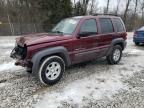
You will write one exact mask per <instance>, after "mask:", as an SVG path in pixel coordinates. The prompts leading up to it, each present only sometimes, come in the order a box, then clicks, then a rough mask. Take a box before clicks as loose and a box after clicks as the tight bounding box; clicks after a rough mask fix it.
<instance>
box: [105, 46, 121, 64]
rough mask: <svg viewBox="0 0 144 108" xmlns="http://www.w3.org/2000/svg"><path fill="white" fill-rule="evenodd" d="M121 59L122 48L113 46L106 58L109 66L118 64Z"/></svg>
mask: <svg viewBox="0 0 144 108" xmlns="http://www.w3.org/2000/svg"><path fill="white" fill-rule="evenodd" d="M121 57H122V48H121V46H119V45H116V46H114V48H113V50H112V52H111V53H110V54H109V55H108V56H107V61H108V63H109V64H118V63H119V61H120V60H121Z"/></svg>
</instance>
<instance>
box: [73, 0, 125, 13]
mask: <svg viewBox="0 0 144 108" xmlns="http://www.w3.org/2000/svg"><path fill="white" fill-rule="evenodd" d="M72 1H74V0H72ZM77 1H79V0H76V2H77ZM96 1H97V3H98V7H99V8H100V7H106V5H107V0H96ZM125 1H126V0H121V3H120V6H119V9H120V11H122V10H123V9H124V7H125V5H124V3H125ZM116 5H117V0H110V5H109V10H110V11H111V10H113V9H114V8H115V7H116Z"/></svg>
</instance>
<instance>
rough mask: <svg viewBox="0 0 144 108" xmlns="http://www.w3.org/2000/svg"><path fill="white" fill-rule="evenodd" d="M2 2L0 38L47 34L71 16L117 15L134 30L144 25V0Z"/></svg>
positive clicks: (13, 0)
mask: <svg viewBox="0 0 144 108" xmlns="http://www.w3.org/2000/svg"><path fill="white" fill-rule="evenodd" d="M116 1H117V2H116V4H115V5H113V4H112V0H105V3H106V5H105V6H99V0H0V35H21V34H26V33H33V32H44V31H45V32H47V31H49V30H50V29H51V28H52V27H53V26H54V25H55V24H56V23H57V22H59V21H60V20H61V19H63V18H66V17H71V16H81V15H94V14H97V13H101V14H115V15H118V16H120V17H121V18H122V19H123V21H124V23H125V24H126V27H127V30H128V31H132V30H134V29H136V28H138V27H140V26H142V25H144V18H143V17H144V0H116Z"/></svg>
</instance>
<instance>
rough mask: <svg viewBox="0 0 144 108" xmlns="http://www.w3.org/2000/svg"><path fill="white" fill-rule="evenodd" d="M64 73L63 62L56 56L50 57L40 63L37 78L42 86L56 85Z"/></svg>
mask: <svg viewBox="0 0 144 108" xmlns="http://www.w3.org/2000/svg"><path fill="white" fill-rule="evenodd" d="M64 71H65V62H64V61H63V59H62V58H60V57H58V56H51V57H48V58H46V59H45V60H43V61H42V64H41V66H40V68H39V72H38V78H39V80H40V82H41V83H42V84H44V85H53V84H56V83H57V82H58V81H59V80H60V79H61V77H62V75H63V72H64Z"/></svg>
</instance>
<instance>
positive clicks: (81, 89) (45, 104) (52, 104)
mask: <svg viewBox="0 0 144 108" xmlns="http://www.w3.org/2000/svg"><path fill="white" fill-rule="evenodd" d="M111 75H112V76H111ZM111 75H110V73H105V75H103V74H99V75H98V74H94V75H91V76H90V77H88V78H84V79H81V80H77V81H74V82H72V83H70V84H68V85H67V86H66V87H65V88H64V89H62V90H61V91H52V92H48V93H47V94H46V95H45V96H44V98H43V100H42V101H40V102H39V103H37V104H36V105H35V108H57V107H58V106H61V102H62V101H66V102H67V103H69V104H73V105H74V104H78V105H80V106H79V107H83V106H84V105H85V101H83V99H84V97H86V98H88V99H89V100H98V99H101V98H105V97H109V98H112V97H111V96H112V95H113V94H115V93H118V90H120V89H127V85H125V84H123V83H122V81H121V80H120V79H121V76H120V75H119V74H118V73H115V72H112V73H111ZM99 80H101V82H102V83H100V82H99ZM105 80H106V81H105ZM61 107H62V106H61Z"/></svg>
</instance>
